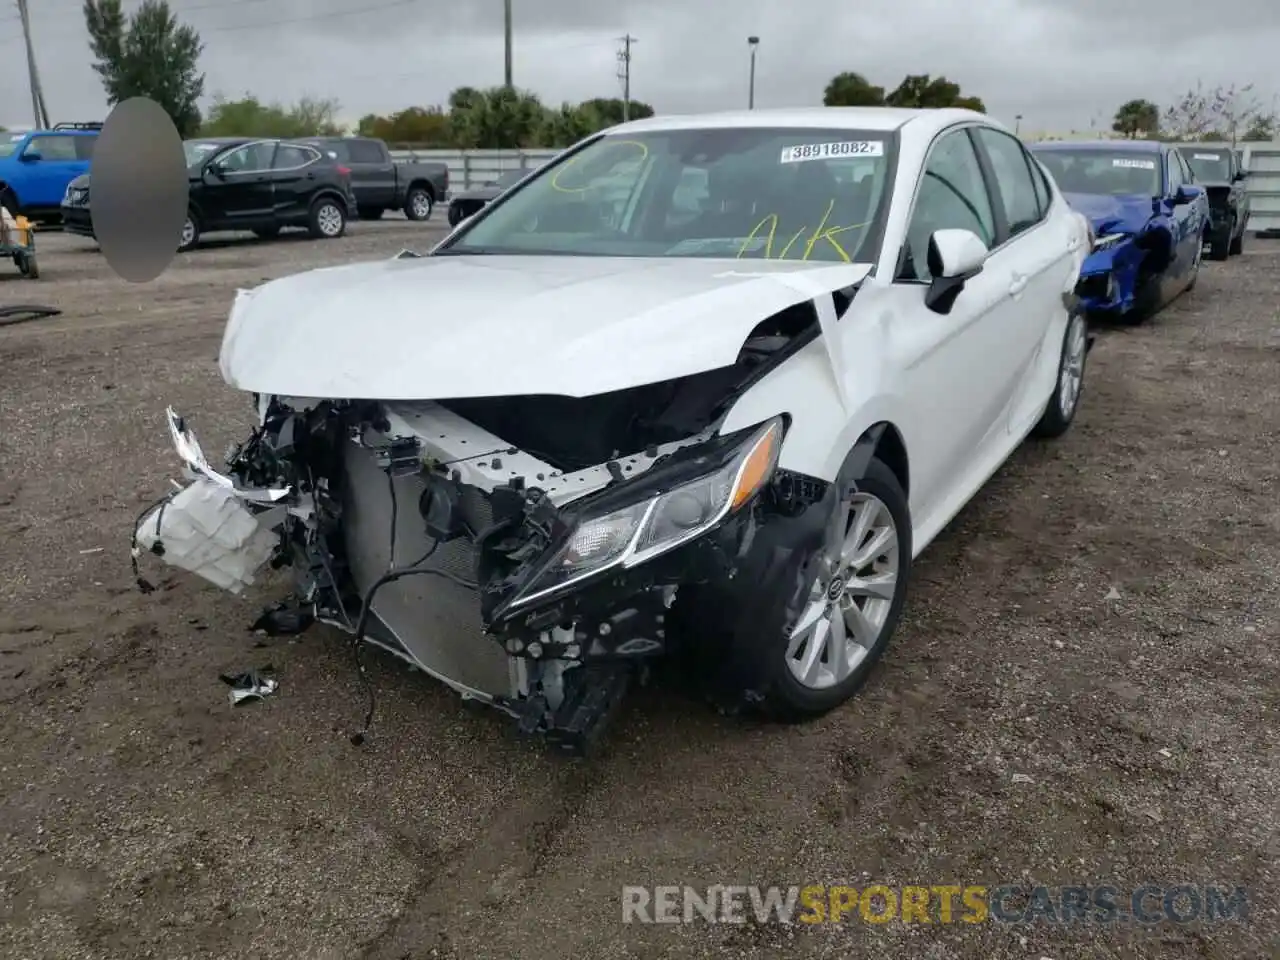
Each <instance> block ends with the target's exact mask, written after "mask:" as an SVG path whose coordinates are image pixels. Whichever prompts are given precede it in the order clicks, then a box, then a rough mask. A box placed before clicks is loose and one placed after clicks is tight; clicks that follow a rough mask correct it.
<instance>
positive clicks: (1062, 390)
mask: <svg viewBox="0 0 1280 960" xmlns="http://www.w3.org/2000/svg"><path fill="white" fill-rule="evenodd" d="M1088 356H1089V325H1088V323H1087V322H1086V321H1085V318H1084V316H1083V315H1081V314H1075V315H1073V316H1072V317H1071V319H1070V320H1069V321H1067V330H1066V333H1064V334H1063V337H1062V354H1061V356H1060V357H1059V359H1058V379H1057V380H1056V381H1054V387H1053V395H1052V396H1051V397H1049V403H1048V405H1047V406H1046V407H1045V408H1044V413H1043V414H1042V415H1041V416H1040V420H1039V421H1038V422H1037V423H1036V425H1035V426H1034V427H1032V428H1031V434H1032V436H1035V437H1042V438H1044V439H1051V438H1053V437H1060V436H1062V435H1063V434H1064V433H1066V432H1067V430H1068V429H1070V427H1071V423H1072V421H1074V420H1075V418H1076V411H1077V410H1078V409H1079V408H1080V394H1081V393H1082V392H1083V391H1084V367H1085V361H1086V359H1087V358H1088Z"/></svg>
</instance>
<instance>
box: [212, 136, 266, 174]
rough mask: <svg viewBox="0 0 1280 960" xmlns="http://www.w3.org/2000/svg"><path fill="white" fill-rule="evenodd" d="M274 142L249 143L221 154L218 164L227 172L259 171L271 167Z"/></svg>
mask: <svg viewBox="0 0 1280 960" xmlns="http://www.w3.org/2000/svg"><path fill="white" fill-rule="evenodd" d="M275 148H276V145H275V144H274V143H251V144H249V145H248V146H244V147H240V148H239V149H237V150H232V151H231V152H230V153H228V154H226V155H224V156H223V158H222V160H221V162H220V164H219V165H220V166H221V167H222V168H223V169H224V170H226V171H227V172H228V173H259V172H262V171H264V170H270V169H271V160H272V157H274V156H275V152H276V150H275Z"/></svg>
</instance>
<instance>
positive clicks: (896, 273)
mask: <svg viewBox="0 0 1280 960" xmlns="http://www.w3.org/2000/svg"><path fill="white" fill-rule="evenodd" d="M1088 250H1089V232H1088V225H1087V223H1086V222H1085V221H1084V219H1083V218H1082V217H1080V216H1079V215H1078V214H1076V213H1073V212H1072V211H1071V210H1070V209H1069V208H1068V207H1067V205H1066V203H1065V202H1064V201H1063V199H1062V197H1061V195H1060V194H1059V193H1058V191H1057V189H1056V188H1055V186H1054V184H1053V182H1052V180H1051V179H1050V178H1049V177H1047V176H1046V175H1045V173H1044V172H1043V170H1042V168H1041V167H1040V166H1039V165H1038V163H1037V162H1036V161H1035V160H1033V159H1032V158H1031V157H1030V156H1029V155H1028V153H1027V151H1026V150H1025V149H1024V148H1023V146H1022V144H1021V143H1020V142H1019V141H1018V140H1017V139H1015V138H1014V137H1013V136H1012V135H1011V134H1010V133H1009V132H1008V131H1007V130H1006V129H1005V128H1004V127H1002V126H1001V125H999V124H998V123H996V122H994V121H992V120H991V119H990V118H988V117H986V116H983V115H981V114H977V113H972V112H969V111H964V110H924V111H914V110H894V109H885V108H844V109H811V110H787V111H765V110H757V111H751V112H747V113H735V114H726V115H714V116H692V117H669V118H664V117H655V118H649V119H646V120H641V121H638V122H635V123H629V124H624V125H622V126H618V127H614V128H612V129H610V130H608V131H606V132H604V133H602V134H599V135H596V136H593V137H591V138H589V139H587V140H585V141H583V142H582V143H580V144H578V145H576V146H575V147H573V148H571V149H569V150H567V151H565V152H564V153H563V154H561V155H560V156H559V157H558V158H556V159H555V160H553V161H552V162H550V163H548V164H547V165H546V166H545V167H544V168H543V169H542V170H541V171H540V172H538V173H537V174H535V175H534V176H532V177H531V178H529V179H528V180H526V181H525V182H524V183H523V184H522V185H520V186H518V187H517V188H515V189H514V190H512V191H509V192H508V193H506V194H505V195H504V196H503V197H501V198H500V199H499V200H498V201H497V202H495V203H493V204H490V205H489V206H486V207H485V208H484V209H483V210H482V211H481V212H480V213H479V214H477V215H476V216H474V217H472V218H470V219H469V220H467V221H465V222H464V223H462V224H461V225H460V226H459V227H458V228H457V229H456V230H455V231H454V232H453V233H452V234H451V235H450V236H448V237H447V238H446V239H445V240H444V241H443V242H442V243H441V244H440V245H439V246H438V247H436V248H435V249H434V250H432V251H431V252H430V254H429V255H427V256H417V255H414V254H410V253H404V254H401V255H399V256H397V257H396V258H393V259H391V260H385V261H378V262H372V263H355V264H350V265H346V266H339V267H332V268H327V269H321V270H313V271H309V272H307V273H302V274H298V275H296V276H291V277H286V278H284V279H280V280H275V281H272V282H269V283H266V284H263V285H262V286H259V287H257V288H255V289H252V290H247V291H241V292H240V293H239V294H238V296H237V298H236V300H235V303H234V305H233V306H232V309H231V316H230V319H229V321H228V324H227V328H226V332H225V336H224V340H223V344H222V352H221V361H220V362H221V370H222V374H223V376H224V378H225V379H226V381H227V382H228V383H229V384H231V385H232V386H233V387H236V388H238V389H240V390H243V391H245V393H246V394H253V395H254V402H255V403H256V405H257V411H258V416H259V420H260V427H259V428H258V429H257V430H255V431H254V433H253V435H252V436H251V437H249V438H248V440H246V442H245V443H244V444H243V445H242V446H241V447H240V449H239V450H238V451H236V452H235V453H234V454H233V455H232V456H231V457H230V459H229V460H228V463H227V466H226V468H225V469H223V470H220V469H217V468H215V467H213V466H211V465H210V464H209V463H208V461H207V460H206V459H205V457H204V455H203V453H201V451H200V448H199V445H198V443H196V441H195V438H194V437H193V436H192V434H191V433H190V431H189V430H188V428H187V425H186V423H185V422H183V420H182V419H181V418H180V417H178V416H177V415H176V414H174V413H173V412H172V411H170V427H171V430H172V433H173V438H174V441H175V444H176V446H177V447H178V451H179V454H180V456H181V459H182V460H183V461H184V462H185V464H186V466H187V476H188V479H189V482H188V484H187V485H185V486H184V487H183V488H182V490H181V492H178V493H175V494H174V495H171V496H170V497H168V498H166V502H165V503H164V504H163V506H162V507H158V508H157V509H155V510H153V511H151V512H149V513H147V514H145V515H144V517H143V518H142V520H141V521H140V522H139V525H138V528H137V530H136V535H135V540H136V543H135V556H141V555H142V553H143V552H144V551H146V550H148V549H150V550H151V551H152V552H155V553H159V554H161V555H162V557H163V559H164V560H165V561H166V562H168V563H170V564H173V565H176V566H178V567H181V568H184V569H187V570H192V571H194V572H196V573H199V574H201V575H202V576H204V577H206V578H207V579H209V580H211V581H213V582H214V583H217V584H219V585H221V586H223V587H224V588H227V589H229V590H231V591H233V592H237V593H238V592H240V591H241V590H243V589H244V587H245V586H247V585H248V584H250V583H253V582H254V581H255V577H256V576H257V572H258V570H259V569H260V568H261V567H263V566H264V565H266V564H268V563H270V564H271V565H273V566H275V567H282V566H291V567H292V568H293V570H294V572H295V574H296V586H295V588H294V590H293V593H292V594H291V595H290V596H289V597H288V598H287V599H286V600H285V601H284V602H283V603H281V604H277V605H276V606H274V607H272V608H269V609H268V610H267V612H266V613H264V615H263V616H262V618H260V620H259V621H258V624H257V625H258V626H259V627H261V628H262V629H266V630H268V631H269V632H276V633H283V632H295V631H297V630H300V629H302V628H304V627H306V626H307V625H308V624H310V623H311V622H312V621H313V620H320V621H323V622H326V623H329V624H332V625H335V626H338V627H340V628H342V629H343V630H345V631H347V632H348V633H349V634H350V635H352V637H353V638H354V643H355V649H356V651H357V653H358V652H359V650H360V647H361V645H362V644H364V643H372V644H375V645H378V646H380V647H382V648H384V649H386V650H389V651H391V652H393V653H395V654H397V655H398V656H400V657H403V658H404V659H406V660H408V661H409V662H411V663H412V664H414V665H416V666H418V667H420V668H421V669H422V670H424V671H426V672H427V673H429V674H432V675H433V676H435V677H437V678H438V679H440V680H442V681H444V682H445V683H447V684H449V685H450V686H452V687H454V688H455V689H456V690H458V691H460V692H461V693H463V694H464V695H465V696H468V697H472V698H478V699H481V700H484V701H487V702H489V703H492V704H494V705H495V706H498V707H500V708H502V709H504V710H506V711H508V712H509V713H511V714H512V715H513V716H515V717H517V718H518V721H519V725H520V727H521V728H522V729H524V730H526V731H530V732H540V733H544V734H546V735H548V736H549V737H551V738H552V739H554V740H556V741H557V742H559V743H561V744H563V745H565V746H566V747H567V748H573V749H577V748H581V747H582V746H584V745H585V744H586V743H588V742H590V740H591V739H592V737H593V735H594V734H595V733H597V732H598V731H599V730H600V729H601V725H602V722H603V721H604V720H605V719H606V718H608V717H609V716H610V714H611V713H612V711H613V709H614V708H615V706H616V705H617V703H618V700H619V698H620V697H621V695H622V692H623V691H624V690H625V688H626V687H627V685H628V684H629V683H630V682H631V681H632V680H633V679H636V678H642V677H644V676H646V675H647V671H646V670H645V669H644V668H645V666H646V665H647V664H649V663H651V662H652V661H653V660H654V659H655V658H660V657H664V656H665V657H675V658H681V659H683V660H684V662H685V663H686V664H687V665H688V669H689V670H692V671H696V673H693V674H692V675H695V676H697V677H699V678H701V679H702V680H703V681H705V685H706V686H707V688H708V689H710V690H714V691H718V692H719V693H721V694H722V695H727V696H728V697H729V698H730V699H731V700H732V702H734V703H738V704H744V705H752V706H754V707H758V708H760V709H763V710H765V711H767V712H769V713H771V714H773V715H775V716H785V717H805V716H814V715H818V714H821V713H824V712H826V711H829V710H831V709H832V708H833V707H835V706H837V705H838V704H840V703H841V702H843V701H844V700H846V699H847V698H848V697H850V696H851V695H852V694H853V693H854V691H855V690H856V689H857V688H858V686H859V685H860V684H861V683H862V682H863V680H864V679H865V678H866V676H867V674H868V672H869V671H870V669H871V668H872V666H873V664H874V663H875V661H876V660H877V659H878V658H879V656H880V655H881V654H882V653H883V652H884V650H885V647H886V645H887V644H888V642H889V639H890V637H891V635H892V634H893V631H894V628H895V625H896V624H897V622H898V618H899V615H900V613H901V611H902V607H903V603H904V602H905V600H906V595H907V583H908V579H909V572H910V570H911V565H912V561H913V559H914V558H915V557H916V556H917V555H918V554H919V553H920V551H921V550H923V549H924V548H925V547H926V546H927V545H928V544H929V542H930V541H931V540H933V538H934V537H935V536H937V534H938V532H939V531H940V530H941V529H942V528H943V526H944V525H946V524H947V523H948V522H949V521H950V520H951V518H952V517H954V516H955V515H956V513H957V512H958V511H959V510H960V509H961V507H963V506H964V504H965V503H966V501H968V500H969V499H970V498H971V497H972V496H973V495H974V494H975V493H976V492H977V490H978V489H979V488H980V487H981V486H982V485H983V484H984V483H985V482H986V480H987V479H988V478H989V477H990V476H991V475H992V474H993V473H994V472H995V471H996V470H997V469H998V468H999V467H1000V465H1001V464H1002V463H1003V462H1004V461H1005V460H1006V459H1007V458H1008V457H1009V455H1010V454H1011V453H1012V452H1013V451H1014V449H1015V448H1017V446H1018V445H1019V444H1020V443H1021V442H1022V441H1023V439H1024V438H1025V437H1027V436H1028V435H1029V434H1035V435H1037V436H1043V437H1053V436H1057V435H1059V434H1062V433H1063V432H1064V431H1066V430H1067V428H1068V427H1069V426H1070V424H1071V422H1072V419H1073V418H1074V417H1075V415H1076V410H1077V406H1078V404H1079V401H1080V396H1081V386H1082V382H1083V377H1084V370H1085V358H1086V355H1087V352H1088V348H1089V344H1090V342H1091V341H1090V338H1089V335H1088V333H1087V330H1086V326H1085V322H1084V319H1083V317H1082V316H1081V314H1080V312H1079V311H1078V309H1077V308H1076V304H1075V300H1074V297H1073V291H1074V289H1075V286H1076V281H1077V279H1078V276H1079V272H1080V267H1081V264H1082V262H1083V259H1084V257H1085V255H1086V254H1087V253H1088ZM246 400H247V397H246Z"/></svg>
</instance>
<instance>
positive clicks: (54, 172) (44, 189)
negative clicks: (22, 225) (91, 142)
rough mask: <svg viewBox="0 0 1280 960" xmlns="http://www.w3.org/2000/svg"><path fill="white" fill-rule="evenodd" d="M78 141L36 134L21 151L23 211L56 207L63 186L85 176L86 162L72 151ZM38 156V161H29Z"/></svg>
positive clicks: (67, 136)
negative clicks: (24, 208) (24, 209)
mask: <svg viewBox="0 0 1280 960" xmlns="http://www.w3.org/2000/svg"><path fill="white" fill-rule="evenodd" d="M79 139H80V138H79V137H77V136H75V135H74V134H69V133H38V134H36V135H34V136H33V137H32V138H31V139H30V140H29V141H28V142H27V146H26V147H25V148H24V149H23V151H22V158H21V160H22V164H23V173H24V174H25V176H24V178H23V187H22V203H23V205H24V206H26V207H56V206H59V205H60V204H61V203H62V197H63V194H65V193H66V192H67V184H69V183H70V182H71V181H72V180H74V179H75V178H76V177H78V176H80V174H82V173H88V172H89V161H88V160H87V159H82V158H81V156H80V154H79V152H78V151H77V150H76V141H77V140H79ZM37 154H39V159H33V158H34V157H35V156H36V155H37Z"/></svg>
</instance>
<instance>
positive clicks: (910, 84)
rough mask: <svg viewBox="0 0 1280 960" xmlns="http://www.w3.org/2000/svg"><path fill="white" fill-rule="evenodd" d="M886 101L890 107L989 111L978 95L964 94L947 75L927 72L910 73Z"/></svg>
mask: <svg viewBox="0 0 1280 960" xmlns="http://www.w3.org/2000/svg"><path fill="white" fill-rule="evenodd" d="M884 102H885V104H886V105H887V106H890V107H911V108H915V109H922V108H940V107H963V108H965V109H967V110H977V111H978V112H979V113H986V112H987V107H986V104H984V103H983V102H982V101H981V100H980V99H979V98H978V97H966V96H962V95H961V93H960V85H959V84H958V83H952V82H951V81H950V80H948V79H947V78H946V77H931V76H929V74H927V73H922V74H908V75H907V76H906V77H905V78H903V81H902V82H901V83H900V84H898V86H897V87H896V88H895V89H894V90H892V91H891V92H890V93H889V94H888V96H886V97H885V98H884Z"/></svg>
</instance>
